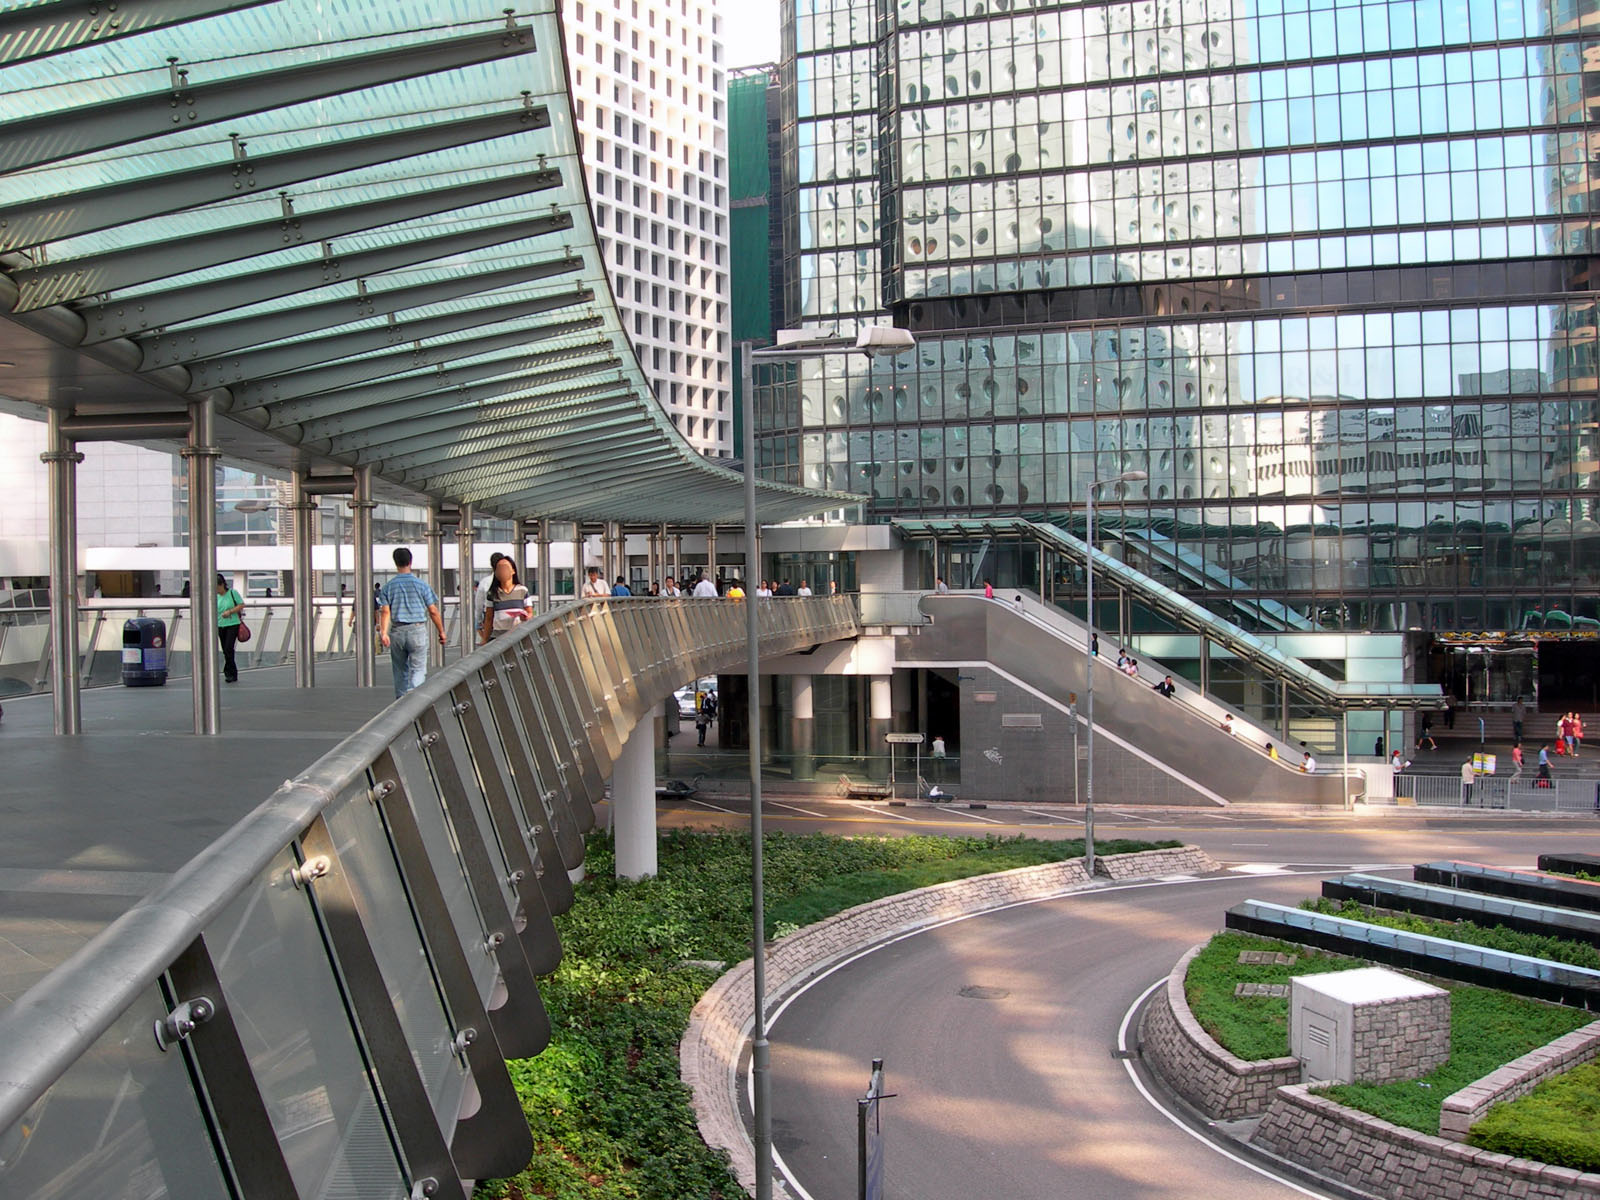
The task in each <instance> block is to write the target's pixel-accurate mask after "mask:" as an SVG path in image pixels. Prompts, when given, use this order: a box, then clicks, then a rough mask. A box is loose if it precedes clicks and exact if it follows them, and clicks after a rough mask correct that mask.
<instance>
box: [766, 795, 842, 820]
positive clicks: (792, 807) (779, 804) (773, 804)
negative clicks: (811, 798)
mask: <svg viewBox="0 0 1600 1200" xmlns="http://www.w3.org/2000/svg"><path fill="white" fill-rule="evenodd" d="M761 806H762V807H763V808H787V809H788V810H789V811H790V812H797V813H805V815H806V816H808V817H818V818H820V819H822V820H824V821H826V820H827V819H828V815H827V814H826V813H819V812H812V811H811V810H810V809H809V808H801V807H800V806H799V805H796V804H785V803H784V802H783V801H782V800H763V801H762V802H761Z"/></svg>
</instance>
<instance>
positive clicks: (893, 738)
mask: <svg viewBox="0 0 1600 1200" xmlns="http://www.w3.org/2000/svg"><path fill="white" fill-rule="evenodd" d="M883 740H884V741H886V742H888V743H889V745H891V746H920V745H922V735H921V734H920V733H886V734H884V735H883Z"/></svg>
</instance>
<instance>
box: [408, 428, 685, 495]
mask: <svg viewBox="0 0 1600 1200" xmlns="http://www.w3.org/2000/svg"><path fill="white" fill-rule="evenodd" d="M625 439H626V435H623V436H622V437H618V438H602V439H599V440H598V441H596V442H593V443H587V444H586V445H593V446H594V453H597V454H598V453H604V454H605V455H606V461H605V463H604V464H602V469H603V468H606V467H609V468H611V473H614V472H616V471H629V472H631V471H632V470H633V467H632V465H631V464H632V463H634V462H635V461H636V460H638V459H651V458H656V459H659V457H660V455H661V447H660V446H659V445H648V446H642V447H640V448H638V449H636V450H626V451H622V452H614V451H613V450H612V449H611V446H612V445H613V444H615V443H616V442H618V441H624V440H625ZM568 465H569V464H566V463H561V464H558V465H557V467H556V470H557V471H559V477H560V478H563V479H565V478H568V477H569V473H568V470H567V467H568ZM513 469H520V468H516V467H515V466H514V468H513ZM530 473H531V472H530ZM400 477H401V478H402V479H405V480H407V481H408V482H422V483H424V484H426V486H427V487H428V488H430V489H434V490H439V491H444V492H447V493H449V494H451V495H455V494H457V492H458V489H462V488H472V487H478V488H481V487H482V486H483V484H482V483H481V482H480V473H479V472H477V471H470V470H469V471H454V470H453V471H448V472H441V473H439V474H434V475H430V474H427V473H426V472H422V473H418V474H416V475H414V476H413V475H411V474H408V473H405V472H401V474H400ZM601 477H602V478H603V477H605V476H604V475H602V476H601ZM489 494H491V495H492V494H493V493H492V492H491V493H489ZM497 502H498V501H497Z"/></svg>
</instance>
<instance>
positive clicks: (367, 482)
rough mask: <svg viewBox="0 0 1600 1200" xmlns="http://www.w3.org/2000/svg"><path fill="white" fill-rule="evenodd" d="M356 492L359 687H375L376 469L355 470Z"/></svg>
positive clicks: (353, 506)
mask: <svg viewBox="0 0 1600 1200" xmlns="http://www.w3.org/2000/svg"><path fill="white" fill-rule="evenodd" d="M355 477H356V490H355V494H354V495H353V496H352V497H351V498H350V512H351V516H352V519H351V522H350V540H351V542H353V543H354V553H355V559H356V562H355V587H354V588H353V589H352V590H353V591H354V592H355V606H356V607H355V614H354V615H355V641H356V644H355V651H356V686H357V687H371V686H372V685H373V683H374V681H375V678H376V675H377V663H376V662H375V661H374V653H375V652H374V650H373V644H374V642H375V641H376V640H377V630H376V629H375V628H374V618H375V616H376V614H377V609H376V608H375V607H374V606H373V603H372V582H373V581H372V510H373V509H375V508H377V507H378V506H377V504H376V503H375V502H374V501H373V499H372V468H371V467H357V468H356V469H355Z"/></svg>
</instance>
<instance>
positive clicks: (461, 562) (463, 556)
mask: <svg viewBox="0 0 1600 1200" xmlns="http://www.w3.org/2000/svg"><path fill="white" fill-rule="evenodd" d="M456 590H457V591H458V592H460V594H461V599H460V601H459V603H460V610H459V611H460V616H459V618H458V620H459V621H460V622H461V624H460V626H459V628H458V629H457V637H456V641H457V643H459V645H460V649H461V656H462V657H463V658H465V657H466V656H467V655H469V654H471V653H472V652H473V651H474V650H476V649H477V648H478V629H477V623H476V622H475V621H473V619H472V615H473V614H472V601H473V596H474V595H475V594H476V593H477V590H478V581H477V580H476V579H474V578H473V568H472V505H470V504H463V505H462V506H461V524H460V525H458V526H456ZM440 602H441V603H443V597H442V596H441V597H440Z"/></svg>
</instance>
